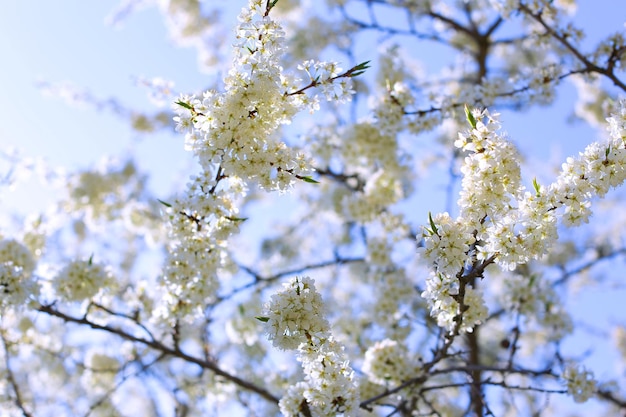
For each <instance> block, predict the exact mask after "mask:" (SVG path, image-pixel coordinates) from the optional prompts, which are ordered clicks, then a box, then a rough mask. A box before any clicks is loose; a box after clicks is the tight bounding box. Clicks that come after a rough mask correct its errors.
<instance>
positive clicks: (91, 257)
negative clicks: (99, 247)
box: [89, 253, 93, 266]
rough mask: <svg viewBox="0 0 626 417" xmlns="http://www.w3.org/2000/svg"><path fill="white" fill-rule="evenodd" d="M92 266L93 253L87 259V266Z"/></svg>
mask: <svg viewBox="0 0 626 417" xmlns="http://www.w3.org/2000/svg"><path fill="white" fill-rule="evenodd" d="M91 265H93V253H92V254H91V256H90V257H89V266H91Z"/></svg>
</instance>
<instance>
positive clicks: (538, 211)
mask: <svg viewBox="0 0 626 417" xmlns="http://www.w3.org/2000/svg"><path fill="white" fill-rule="evenodd" d="M468 121H469V122H470V124H471V126H472V129H471V130H470V131H469V132H467V133H461V134H459V139H458V140H457V141H456V142H455V145H456V146H457V147H458V148H460V149H462V150H463V151H465V152H468V155H467V156H466V157H465V160H464V162H463V166H462V168H461V172H462V174H463V180H462V183H461V192H460V198H459V201H458V205H459V209H460V214H459V216H458V218H456V219H452V218H451V217H450V216H449V214H447V213H443V214H438V215H435V216H434V217H431V218H430V227H427V228H424V233H423V238H424V247H423V248H421V252H422V257H423V259H425V260H427V261H429V262H430V263H432V264H434V265H435V271H434V273H433V274H431V276H430V277H429V278H428V280H427V283H426V290H425V291H424V292H423V293H422V296H423V297H424V298H426V300H427V301H428V304H429V306H430V307H431V314H432V315H433V316H434V317H436V318H437V321H438V323H439V324H440V325H443V326H445V327H446V328H447V329H448V330H450V331H452V330H453V327H454V325H455V323H456V322H457V321H456V320H455V317H456V316H458V315H459V314H460V313H461V307H462V304H464V305H465V306H466V307H469V308H468V309H467V310H466V311H465V312H464V313H463V314H464V315H468V316H472V317H473V319H472V322H468V321H466V320H467V317H466V318H464V320H463V323H464V326H463V328H464V329H465V330H470V329H471V326H472V325H473V324H474V323H479V322H480V320H481V318H484V317H485V316H486V309H484V307H483V302H482V300H481V297H480V296H477V294H478V293H476V292H473V291H471V292H467V291H466V290H467V289H469V286H468V288H467V289H464V290H465V291H464V292H465V295H466V297H465V298H466V299H465V300H459V299H458V298H459V294H460V290H459V288H460V286H461V285H465V284H466V283H467V282H466V279H465V277H467V276H469V274H472V273H476V269H477V268H484V267H485V266H486V265H488V264H489V263H491V262H495V263H496V264H498V265H499V266H500V267H501V268H502V269H503V270H514V269H515V268H516V267H517V266H518V265H521V264H525V263H527V262H528V261H529V260H531V259H537V258H539V257H541V256H543V255H544V254H545V253H546V252H547V250H548V248H549V247H550V245H551V244H552V243H553V242H555V241H556V239H557V237H558V235H557V220H558V219H559V218H560V219H561V220H562V222H563V224H565V225H578V224H580V223H581V222H585V221H587V219H588V217H589V215H590V214H591V211H590V205H591V200H592V198H594V197H596V196H599V197H602V196H604V195H605V194H606V193H607V192H608V191H609V189H610V188H612V187H616V186H618V185H620V184H622V183H623V182H624V180H625V179H626V168H625V167H626V146H625V138H626V127H625V126H626V102H624V101H622V102H621V103H620V110H619V113H617V114H613V115H612V117H610V118H609V119H607V121H608V123H609V134H610V135H609V136H610V138H609V141H608V143H593V144H591V145H589V146H588V147H587V148H586V149H585V150H584V152H582V153H580V155H579V156H578V157H576V158H574V157H571V158H568V159H567V161H566V162H565V163H564V164H563V165H562V171H561V173H560V174H559V175H558V177H557V179H556V181H555V182H554V183H552V184H550V185H549V186H541V185H539V184H538V183H537V182H536V181H534V182H533V186H534V192H528V191H526V190H525V188H524V187H523V186H522V185H521V175H520V168H519V163H518V161H519V157H518V156H517V154H516V151H515V149H514V148H513V146H512V144H511V143H510V142H508V141H507V140H506V138H505V136H504V135H503V134H502V133H501V132H500V125H499V122H498V120H497V117H496V116H495V115H490V114H489V113H488V112H487V111H483V112H478V111H475V112H473V113H470V112H468ZM478 276H481V277H482V272H479V273H478ZM468 294H470V295H472V297H471V298H472V299H473V300H474V301H472V302H470V301H469V298H468V297H467V295H468ZM460 301H462V303H461V302H460ZM478 311H481V312H482V313H478ZM550 316H551V317H552V315H550ZM468 326H469V327H468Z"/></svg>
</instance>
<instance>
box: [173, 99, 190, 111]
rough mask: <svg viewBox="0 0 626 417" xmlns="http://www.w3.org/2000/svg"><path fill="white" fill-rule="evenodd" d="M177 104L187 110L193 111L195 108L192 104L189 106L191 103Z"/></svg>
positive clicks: (179, 102) (182, 102) (180, 102)
mask: <svg viewBox="0 0 626 417" xmlns="http://www.w3.org/2000/svg"><path fill="white" fill-rule="evenodd" d="M176 104H178V105H179V106H181V107H184V108H186V109H189V110H193V106H192V105H191V104H189V103H185V102H184V101H180V100H178V101H177V102H176Z"/></svg>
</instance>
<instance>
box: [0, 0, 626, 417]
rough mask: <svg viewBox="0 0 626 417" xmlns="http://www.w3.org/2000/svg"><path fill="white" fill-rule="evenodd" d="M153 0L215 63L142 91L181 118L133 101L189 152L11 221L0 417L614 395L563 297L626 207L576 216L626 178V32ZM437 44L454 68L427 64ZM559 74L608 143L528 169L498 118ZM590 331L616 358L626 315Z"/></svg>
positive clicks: (601, 251) (527, 407) (415, 410)
mask: <svg viewBox="0 0 626 417" xmlns="http://www.w3.org/2000/svg"><path fill="white" fill-rule="evenodd" d="M146 3H150V2H145V1H128V2H126V3H124V5H123V7H122V8H121V9H120V12H119V13H118V14H117V15H115V16H114V19H121V18H123V15H124V14H125V13H126V12H128V11H129V10H131V9H132V8H133V7H135V6H139V5H145V4H146ZM158 5H159V7H160V10H161V11H162V13H163V16H164V18H165V20H166V23H167V24H168V28H169V30H170V32H171V34H172V35H173V37H174V39H176V40H177V41H180V42H181V43H182V44H186V45H193V46H195V47H196V48H197V49H198V56H199V59H200V62H201V64H202V65H205V66H211V67H213V68H215V67H218V68H223V74H226V75H225V76H223V77H222V79H220V80H216V83H215V86H214V88H210V89H208V90H206V91H198V92H196V93H195V94H194V93H191V92H180V95H178V96H177V97H174V96H171V95H172V91H173V86H172V85H171V84H170V83H168V82H165V81H163V80H155V81H146V83H147V84H149V86H150V87H151V88H152V89H153V91H154V92H155V93H156V94H161V95H162V96H164V97H169V98H168V99H169V100H170V103H171V109H172V112H171V113H169V112H168V111H159V112H157V113H155V114H141V113H138V112H132V111H120V112H119V114H120V115H121V116H122V117H128V118H129V121H130V122H131V123H132V125H133V126H134V127H135V128H136V129H137V130H139V131H143V132H146V133H150V132H153V131H155V130H157V129H168V128H171V127H175V130H176V132H177V133H173V134H174V135H176V137H177V138H179V139H180V143H181V147H182V146H184V147H185V148H186V149H187V150H188V151H190V152H191V153H193V155H194V157H195V159H196V161H197V164H198V167H199V168H198V170H197V171H195V172H194V173H193V174H192V175H191V177H189V180H188V182H187V183H186V184H185V185H184V186H182V187H181V188H180V191H179V192H178V193H176V194H175V195H155V194H154V193H152V192H151V191H150V190H149V189H148V188H147V187H146V178H145V175H144V174H142V173H140V172H138V170H137V168H136V165H135V164H134V163H133V161H132V159H131V160H128V161H127V162H124V163H121V164H119V163H118V164H115V163H112V164H108V165H105V166H102V167H96V168H94V169H92V170H89V171H82V172H76V173H71V174H63V175H60V174H55V175H56V176H57V179H59V178H60V179H62V180H63V184H64V186H63V187H64V188H63V190H64V192H63V193H59V195H60V197H59V201H58V204H57V205H56V206H55V207H53V208H51V209H49V210H47V211H45V212H44V213H33V216H29V217H26V218H25V219H24V224H23V226H21V227H19V228H17V229H16V230H15V231H10V230H8V229H7V230H2V231H0V232H1V234H0V238H1V240H0V288H1V289H2V292H1V295H0V317H1V322H0V323H1V326H0V339H1V341H2V344H1V349H0V356H1V357H2V362H1V363H2V365H1V366H0V373H1V375H2V378H1V379H0V380H1V381H2V382H1V384H2V390H1V391H0V401H1V403H2V405H1V408H2V409H3V410H4V411H3V413H5V414H3V415H11V416H13V415H16V416H17V415H23V416H52V415H54V416H58V415H72V416H78V415H80V416H88V415H94V416H95V415H103V416H112V415H120V416H126V415H146V416H152V415H158V416H180V417H182V416H192V415H251V416H270V415H280V414H282V415H286V416H305V417H306V416H335V415H345V416H368V415H372V416H383V415H385V416H387V415H398V416H409V415H411V416H416V415H424V416H426V415H432V416H464V415H475V416H483V415H494V416H503V415H529V416H530V415H542V416H543V415H562V414H561V413H562V412H563V411H562V410H571V409H575V408H573V407H574V405H577V404H578V403H584V402H587V401H589V403H590V404H591V405H592V406H593V407H596V408H594V410H595V409H597V410H600V411H598V413H603V415H618V414H624V413H626V391H625V390H626V387H624V386H620V385H619V384H618V383H617V382H616V381H618V380H619V376H620V374H619V372H622V377H623V370H620V368H619V366H623V365H619V366H615V367H614V368H615V369H616V373H615V375H612V376H611V375H607V376H606V377H605V376H603V377H598V378H596V377H595V376H594V372H593V370H592V369H591V368H590V367H588V366H587V365H586V364H585V354H584V353H585V352H583V351H580V350H578V351H577V350H575V349H574V350H572V349H570V348H568V346H570V345H571V344H572V343H574V345H575V344H576V343H577V342H576V341H577V340H578V341H580V340H584V339H582V338H584V337H585V336H584V334H585V333H584V331H585V330H587V329H585V328H581V326H580V323H577V321H576V320H574V319H573V318H572V315H571V314H570V313H571V311H569V309H568V304H567V295H568V291H569V290H570V289H571V288H572V287H573V286H581V285H591V284H594V285H606V287H604V288H608V286H610V285H613V284H615V283H616V282H615V281H611V280H610V279H608V280H607V279H599V278H597V277H596V276H594V275H593V273H594V271H595V270H596V268H597V266H598V265H601V264H602V263H604V262H605V261H608V260H611V261H613V262H615V265H619V266H621V264H620V260H619V257H620V256H623V254H624V253H625V252H626V246H624V240H623V238H622V237H621V236H620V235H619V234H618V235H616V234H615V233H614V232H615V230H619V228H620V227H621V225H622V223H621V222H620V218H619V217H618V216H617V214H616V213H618V212H613V214H612V216H614V217H613V219H612V222H611V229H610V230H606V231H603V230H597V229H592V228H589V227H587V228H586V227H585V223H587V222H588V221H589V218H590V216H591V214H592V209H593V210H595V209H596V207H597V205H595V204H597V203H595V201H596V200H598V199H599V198H602V199H603V201H606V202H608V203H610V202H616V204H619V201H620V200H619V197H620V196H619V193H617V192H611V190H612V189H614V188H617V187H619V186H620V185H621V184H622V183H623V182H624V180H625V179H626V142H625V141H626V102H625V101H619V96H620V94H622V95H623V94H624V93H625V92H626V81H625V80H624V73H623V72H624V64H625V61H624V60H625V59H626V44H625V42H624V35H623V31H622V32H618V33H616V34H614V35H611V36H609V37H608V38H606V39H604V40H602V41H601V42H600V43H599V44H598V45H597V46H596V47H595V48H593V49H592V50H591V52H588V51H587V49H585V48H583V45H584V31H583V29H582V28H578V27H576V26H575V25H574V24H573V23H571V19H572V16H573V15H574V14H575V11H576V5H575V4H574V1H573V0H570V1H567V0H560V1H559V0H555V1H548V0H506V1H505V0H476V1H461V0H459V1H448V2H444V1H411V0H405V1H402V0H367V1H366V0H327V1H326V2H325V3H324V4H314V5H306V4H300V2H297V1H288V0H280V1H277V0H250V1H249V3H248V4H247V5H245V7H244V9H243V10H242V11H241V13H240V14H239V19H238V23H237V26H236V32H235V33H233V34H231V32H230V29H229V28H230V25H229V23H230V22H227V21H224V20H223V19H222V18H221V15H220V13H219V12H220V9H219V6H216V5H212V4H204V3H200V2H199V1H197V0H181V1H174V0H170V1H167V0H164V1H161V2H158ZM222 25H225V26H222ZM373 42H376V45H377V47H379V49H378V50H377V51H376V52H372V48H371V46H372V44H373ZM362 45H366V46H368V48H369V49H368V50H367V56H361V55H363V53H362ZM424 45H428V48H429V50H430V51H433V50H434V51H437V50H442V51H445V52H442V54H445V55H446V56H449V57H451V61H450V63H449V64H446V65H445V66H443V68H441V71H438V72H436V73H432V74H429V73H427V72H426V71H425V70H422V69H421V68H420V67H419V65H418V61H417V60H418V59H424V57H421V56H420V50H421V48H424V47H425V46H424ZM326 56H328V57H333V59H334V58H337V60H338V61H341V63H338V62H334V61H323V60H318V59H322V58H323V57H326ZM564 81H572V82H573V83H574V85H575V86H576V87H577V88H578V91H579V93H580V94H579V95H580V100H579V103H577V104H576V108H575V114H576V115H577V116H578V117H579V118H581V119H584V120H585V121H586V122H587V123H590V124H591V125H593V126H598V127H601V133H599V134H598V136H600V137H601V139H600V140H598V141H597V142H596V141H594V140H595V138H589V145H588V146H587V147H586V148H585V149H584V150H581V151H580V153H579V154H578V155H577V156H572V157H570V158H567V159H566V160H565V161H562V165H560V166H559V167H558V170H557V172H556V173H555V174H551V176H550V175H543V177H545V178H543V177H540V176H539V175H532V174H529V173H528V172H527V170H525V169H524V166H523V158H522V156H521V154H520V152H519V151H518V150H517V149H516V146H515V144H514V142H513V139H509V138H508V137H507V136H506V134H505V133H504V130H503V129H502V128H501V125H500V117H499V115H498V114H497V113H496V111H498V110H502V111H506V112H509V114H512V113H513V112H516V111H522V110H525V109H529V108H531V107H533V106H540V105H541V106H547V105H550V104H551V103H553V101H554V100H555V97H556V94H557V92H558V91H559V88H561V85H562V84H563V82H564ZM200 88H201V87H199V89H200ZM90 100H91V101H92V102H95V101H96V100H95V99H90ZM503 119H504V120H503V122H504V123H506V118H505V117H504V118H503ZM172 130H174V129H172ZM183 142H184V144H183ZM6 156H7V155H5V158H6ZM11 163H12V164H13V168H16V167H22V168H23V166H21V165H20V164H21V162H20V160H17V159H14V160H11ZM429 170H432V171H433V172H435V173H437V175H438V176H439V177H446V178H447V179H446V181H445V182H443V183H440V184H445V190H444V192H441V191H440V190H438V189H437V188H436V187H434V186H433V185H432V181H429V180H428V179H425V178H426V172H427V171H429ZM11 172H13V171H9V172H7V173H3V178H4V179H3V182H4V183H3V185H8V184H9V183H10V182H11V181H12V180H13V178H12V176H11ZM432 195H438V196H442V200H443V201H440V202H437V201H436V199H434V198H433V197H432ZM424 197H426V198H424ZM274 201H278V203H277V205H276V206H274V208H273V209H272V210H276V211H277V212H278V214H279V215H278V216H276V215H275V214H276V213H268V211H267V210H265V211H264V210H262V204H259V202H262V203H263V204H270V203H271V202H274ZM266 202H267V203H266ZM424 206H426V212H428V213H429V214H428V215H426V216H423V217H422V216H418V215H417V214H416V213H417V212H419V211H420V210H422V208H423V207H424ZM606 206H608V207H609V209H610V204H606ZM618 207H619V206H618ZM442 208H443V210H442ZM439 211H441V212H439ZM270 219H271V220H270ZM270 221H271V225H269V226H270V227H271V228H268V227H267V226H268V224H267V223H269V222H270ZM264 223H265V224H264ZM579 226H580V228H579ZM259 228H260V230H265V232H264V233H265V234H263V235H262V236H260V237H259V236H258V235H259V233H258V232H257V229H259ZM575 228H578V229H577V230H578V232H577V233H578V234H574V233H573V232H572V230H574V229H575ZM153 265H158V268H154V267H152V266H153ZM585 274H587V275H589V276H590V277H591V279H589V278H587V279H586V280H583V279H582V278H581V277H583V276H585ZM601 329H602V331H604V332H611V334H613V336H614V339H613V340H614V342H615V344H614V345H613V348H612V349H614V351H615V352H617V355H620V354H621V359H622V360H626V317H622V321H621V322H618V323H606V324H602V326H601ZM572 341H573V342H572ZM568 343H569V344H570V345H568ZM615 357H619V356H615ZM622 369H623V368H622Z"/></svg>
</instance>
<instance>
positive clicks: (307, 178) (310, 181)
mask: <svg viewBox="0 0 626 417" xmlns="http://www.w3.org/2000/svg"><path fill="white" fill-rule="evenodd" d="M298 179H301V180H302V181H304V182H309V183H311V184H319V183H320V182H319V181H315V180H314V179H313V178H311V177H303V176H299V177H298Z"/></svg>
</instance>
